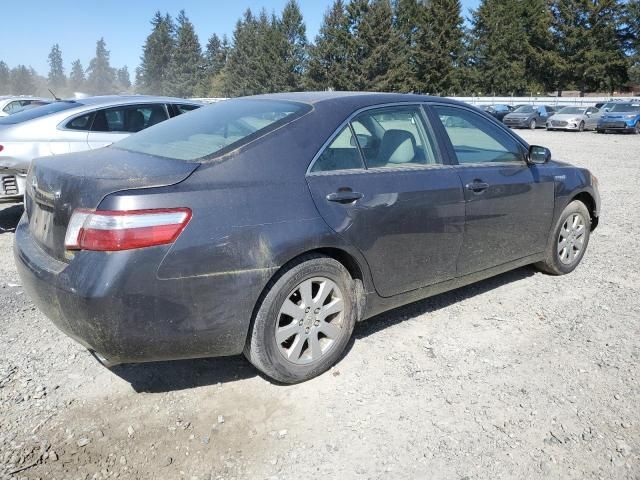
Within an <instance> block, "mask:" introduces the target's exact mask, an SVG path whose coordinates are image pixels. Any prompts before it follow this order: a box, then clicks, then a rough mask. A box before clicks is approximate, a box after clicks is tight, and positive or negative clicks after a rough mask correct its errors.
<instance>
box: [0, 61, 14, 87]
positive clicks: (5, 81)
mask: <svg viewBox="0 0 640 480" xmlns="http://www.w3.org/2000/svg"><path fill="white" fill-rule="evenodd" d="M10 78H11V71H10V70H9V66H8V65H7V64H6V63H4V62H3V61H2V60H0V94H6V93H11V86H10Z"/></svg>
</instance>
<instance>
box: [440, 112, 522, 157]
mask: <svg viewBox="0 0 640 480" xmlns="http://www.w3.org/2000/svg"><path fill="white" fill-rule="evenodd" d="M433 109H434V110H435V112H436V114H437V115H438V117H439V118H440V121H441V122H442V125H443V126H444V128H445V130H446V132H447V135H448V136H449V140H451V144H452V146H453V150H454V152H455V154H456V157H457V159H458V163H460V164H463V163H487V162H521V161H523V154H522V153H523V152H522V148H521V147H520V144H519V143H518V142H517V141H516V140H515V139H514V138H512V137H511V136H510V135H508V134H507V133H506V132H503V131H502V130H501V129H500V128H498V127H496V126H494V125H493V124H492V123H491V122H489V121H488V120H486V119H485V118H484V117H482V116H480V115H477V114H475V113H473V112H470V111H468V110H465V109H462V108H457V107H445V106H434V107H433Z"/></svg>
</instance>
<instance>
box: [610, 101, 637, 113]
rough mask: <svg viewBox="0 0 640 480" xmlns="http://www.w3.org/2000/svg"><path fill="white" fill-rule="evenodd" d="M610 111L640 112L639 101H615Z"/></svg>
mask: <svg viewBox="0 0 640 480" xmlns="http://www.w3.org/2000/svg"><path fill="white" fill-rule="evenodd" d="M609 111H610V112H640V103H639V104H637V105H636V104H635V103H634V104H631V103H616V104H615V105H614V106H613V107H611V108H610V109H609Z"/></svg>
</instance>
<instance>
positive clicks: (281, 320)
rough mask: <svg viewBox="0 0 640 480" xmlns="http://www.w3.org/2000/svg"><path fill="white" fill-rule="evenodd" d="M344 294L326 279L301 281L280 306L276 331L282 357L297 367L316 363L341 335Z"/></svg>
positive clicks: (318, 278) (315, 278)
mask: <svg viewBox="0 0 640 480" xmlns="http://www.w3.org/2000/svg"><path fill="white" fill-rule="evenodd" d="M344 313H345V304H344V295H343V293H342V291H341V289H340V288H339V287H338V285H337V284H336V283H335V282H333V281H332V280H330V279H328V278H325V277H314V278H309V279H307V280H304V281H303V282H302V283H300V284H299V285H298V286H296V287H295V288H294V289H293V290H292V291H291V292H290V293H289V295H288V296H287V298H286V299H285V301H284V303H283V304H282V306H281V307H280V312H279V313H278V319H277V323H276V329H275V337H276V344H277V345H278V350H279V351H280V353H281V354H282V356H283V357H284V358H285V359H286V360H288V361H289V362H291V363H294V364H296V365H308V364H310V363H315V362H317V361H318V360H319V359H321V358H322V357H324V356H325V355H326V354H327V353H328V352H329V350H331V348H332V347H333V345H334V344H335V343H336V342H337V341H338V340H339V339H340V338H341V336H342V335H344V330H343V328H342V326H343V325H344Z"/></svg>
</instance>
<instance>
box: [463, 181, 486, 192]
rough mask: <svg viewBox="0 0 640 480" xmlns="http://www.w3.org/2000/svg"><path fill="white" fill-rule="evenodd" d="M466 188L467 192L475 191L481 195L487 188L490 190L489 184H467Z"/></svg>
mask: <svg viewBox="0 0 640 480" xmlns="http://www.w3.org/2000/svg"><path fill="white" fill-rule="evenodd" d="M465 187H466V189H467V190H473V191H474V192H476V193H480V192H484V191H485V190H486V189H487V188H489V184H488V183H484V182H473V183H467V184H466V185H465Z"/></svg>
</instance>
